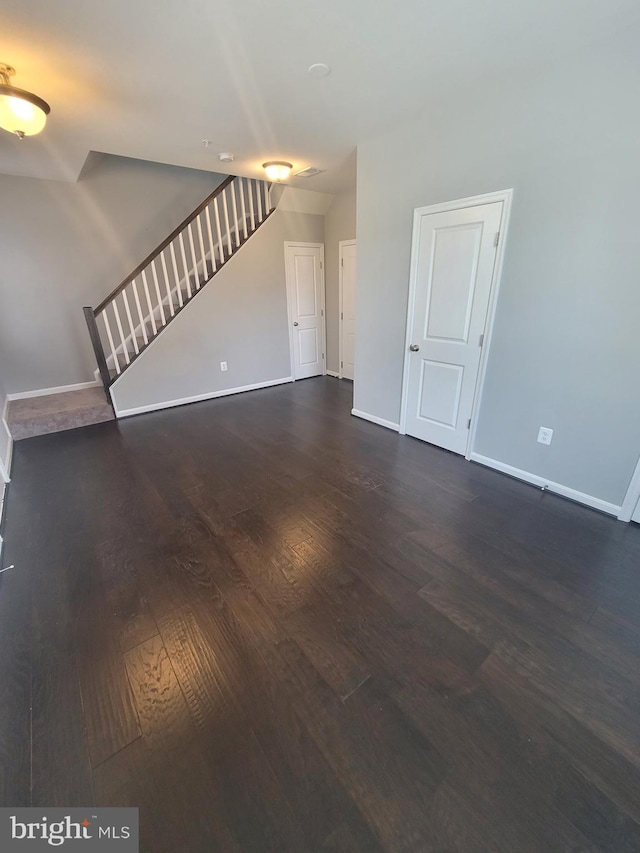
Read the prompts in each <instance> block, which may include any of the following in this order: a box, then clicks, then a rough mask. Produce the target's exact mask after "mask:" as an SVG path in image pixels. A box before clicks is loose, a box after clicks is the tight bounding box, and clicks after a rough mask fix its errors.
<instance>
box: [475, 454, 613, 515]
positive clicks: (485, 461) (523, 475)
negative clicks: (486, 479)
mask: <svg viewBox="0 0 640 853" xmlns="http://www.w3.org/2000/svg"><path fill="white" fill-rule="evenodd" d="M471 461H472V462H478V463H479V464H480V465H485V466H486V467H487V468H494V469H495V470H496V471H501V472H502V473H503V474H508V475H509V476H510V477H515V478H516V479H517V480H524V481H525V482H526V483H531V484H532V485H534V486H539V487H540V488H541V489H542V488H544V489H548V490H549V491H550V492H554V493H555V494H557V495H562V497H563V498H569V499H570V500H572V501H576V502H577V503H581V504H585V506H589V507H591V508H592V509H597V510H600V512H606V513H607V515H615V516H617V515H618V513H619V512H620V509H621V507H619V506H617V505H616V504H612V503H609V501H603V500H601V498H594V497H593V495H588V494H586V493H585V492H579V491H577V489H572V488H570V487H569V486H564V485H562V483H554V482H553V481H552V480H547V479H546V478H545V477H539V476H538V474H532V473H531V472H530V471H523V470H522V469H520V468H514V467H513V465H507V464H506V462H499V461H498V460H497V459H491V458H490V457H489V456H482V454H480V453H471Z"/></svg>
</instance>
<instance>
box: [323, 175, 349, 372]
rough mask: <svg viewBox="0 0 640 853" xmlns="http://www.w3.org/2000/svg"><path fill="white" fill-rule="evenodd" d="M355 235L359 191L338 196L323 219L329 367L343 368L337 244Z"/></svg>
mask: <svg viewBox="0 0 640 853" xmlns="http://www.w3.org/2000/svg"><path fill="white" fill-rule="evenodd" d="M355 236H356V191H355V187H354V189H353V190H352V191H350V192H345V193H340V195H336V196H335V197H334V199H333V201H332V202H331V207H330V208H329V210H328V211H327V212H326V214H325V218H324V240H325V246H324V261H325V276H324V278H325V289H326V303H327V368H328V369H329V370H333V371H334V372H335V373H338V371H339V369H340V339H339V333H340V328H339V314H340V271H339V267H338V264H339V256H338V248H339V247H338V243H339V242H340V240H354V239H355Z"/></svg>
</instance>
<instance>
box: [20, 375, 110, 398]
mask: <svg viewBox="0 0 640 853" xmlns="http://www.w3.org/2000/svg"><path fill="white" fill-rule="evenodd" d="M101 385H102V382H98V381H97V380H93V381H92V382H77V383H76V384H75V385H55V386H53V387H52V388H38V390H37V391H17V392H16V393H14V394H7V400H30V399H31V397H46V396H48V395H49V394H66V393H67V392H68V391H84V389H85V388H100V386H101Z"/></svg>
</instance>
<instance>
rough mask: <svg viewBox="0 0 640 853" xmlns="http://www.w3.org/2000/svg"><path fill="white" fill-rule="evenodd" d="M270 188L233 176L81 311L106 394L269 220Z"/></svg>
mask: <svg viewBox="0 0 640 853" xmlns="http://www.w3.org/2000/svg"><path fill="white" fill-rule="evenodd" d="M270 187H271V184H270V183H269V182H268V181H262V180H256V179H254V178H241V177H236V176H234V175H230V176H229V177H228V178H227V179H226V180H224V181H223V182H222V183H221V184H220V186H218V187H216V189H215V190H214V191H213V192H212V193H211V195H209V196H208V197H207V198H206V199H205V200H204V201H203V202H202V203H201V204H200V205H198V207H197V208H196V209H195V210H194V211H193V212H192V213H190V214H189V216H188V217H187V218H186V219H185V220H184V222H182V223H180V225H178V227H177V228H175V229H174V230H173V231H172V232H171V234H169V236H168V237H167V238H166V239H165V240H163V241H162V243H160V245H159V246H158V247H157V248H155V249H154V250H153V252H151V254H150V255H148V256H147V257H146V258H145V259H144V261H142V263H140V264H138V266H137V267H136V268H135V269H134V270H133V271H132V272H131V273H129V275H128V276H127V277H126V278H125V279H124V280H123V281H122V282H120V284H119V285H118V286H117V287H116V288H115V289H114V290H112V291H111V293H110V294H109V295H108V296H107V297H106V299H103V301H102V302H101V303H100V305H98V307H97V308H90V307H87V308H84V315H85V319H86V322H87V327H88V329H89V336H90V338H91V343H92V346H93V350H94V353H95V356H96V362H97V364H98V370H99V372H100V378H101V379H102V383H103V384H104V386H105V389H106V388H108V387H109V385H111V384H112V383H113V382H114V381H115V379H117V378H118V376H119V375H120V374H121V373H122V372H123V371H124V370H125V369H126V368H127V367H128V366H129V365H130V364H131V363H132V362H133V361H134V360H135V359H136V358H137V357H138V356H139V355H140V353H141V352H142V351H143V350H144V349H146V347H147V346H148V345H149V344H150V343H151V341H152V340H153V339H154V338H155V337H157V335H158V334H159V333H160V332H161V331H162V329H163V328H164V327H165V326H166V325H168V323H170V322H171V320H173V318H174V317H175V316H176V315H177V314H178V313H179V312H180V311H181V310H182V309H183V308H184V306H185V305H186V304H187V303H188V302H189V301H190V300H191V299H192V298H193V297H194V296H195V295H196V293H197V292H198V291H199V290H200V289H201V288H202V287H203V285H205V284H206V283H207V282H208V281H209V280H210V279H211V278H212V277H213V276H214V275H215V274H216V272H217V271H218V270H219V269H220V268H221V267H222V266H223V265H224V264H225V263H226V262H227V261H228V260H229V258H230V257H231V256H232V255H233V254H234V253H235V252H236V251H237V250H238V249H239V248H240V246H242V245H243V243H244V242H245V241H246V240H248V239H249V237H250V236H251V235H252V234H253V232H254V231H255V230H256V229H257V228H258V227H259V226H260V225H261V224H262V223H263V222H264V221H265V219H266V218H267V217H268V216H270V214H271V213H272V212H273V207H272V204H271V192H270Z"/></svg>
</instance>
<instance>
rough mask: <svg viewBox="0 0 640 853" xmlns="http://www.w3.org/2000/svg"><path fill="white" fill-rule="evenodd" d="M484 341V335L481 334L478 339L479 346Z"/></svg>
mask: <svg viewBox="0 0 640 853" xmlns="http://www.w3.org/2000/svg"><path fill="white" fill-rule="evenodd" d="M483 343H484V335H480V340H479V341H478V346H479V347H481V346H482V344H483Z"/></svg>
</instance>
